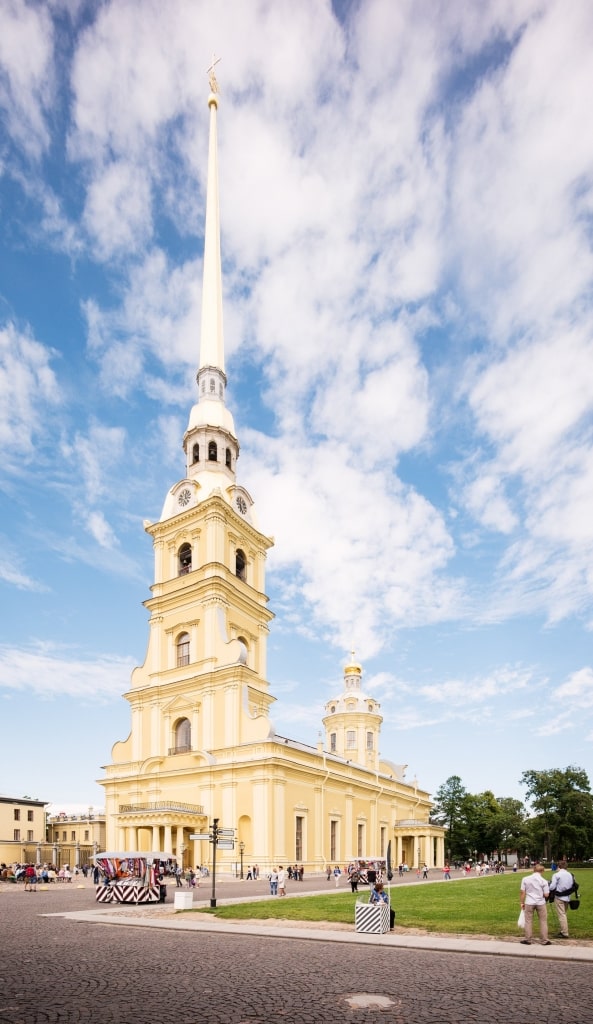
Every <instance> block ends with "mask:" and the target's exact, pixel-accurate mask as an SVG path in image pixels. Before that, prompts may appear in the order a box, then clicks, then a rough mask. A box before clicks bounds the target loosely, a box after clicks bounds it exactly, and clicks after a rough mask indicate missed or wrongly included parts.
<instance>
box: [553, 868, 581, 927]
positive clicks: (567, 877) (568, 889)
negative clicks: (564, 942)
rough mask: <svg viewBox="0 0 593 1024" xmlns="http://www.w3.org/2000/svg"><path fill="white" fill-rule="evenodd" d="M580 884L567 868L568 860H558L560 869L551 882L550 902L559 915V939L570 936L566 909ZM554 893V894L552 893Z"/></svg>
mask: <svg viewBox="0 0 593 1024" xmlns="http://www.w3.org/2000/svg"><path fill="white" fill-rule="evenodd" d="M578 890H579V884H578V882H577V881H576V879H575V877H574V875H573V874H571V872H570V871H567V870H566V861H565V860H559V861H558V870H557V871H556V872H555V873H554V875H553V876H552V881H551V882H550V902H553V904H554V907H555V909H556V915H557V917H558V924H559V926H560V932H559V934H558V936H557V937H558V938H559V939H567V938H568V920H567V916H566V910H567V908H568V904H569V902H570V897H571V896H572V894H573V893H575V894H576V893H578ZM552 894H553V895H552Z"/></svg>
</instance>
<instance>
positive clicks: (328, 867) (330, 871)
mask: <svg viewBox="0 0 593 1024" xmlns="http://www.w3.org/2000/svg"><path fill="white" fill-rule="evenodd" d="M331 876H332V868H331V864H328V865H327V880H328V882H329V880H330V878H331Z"/></svg>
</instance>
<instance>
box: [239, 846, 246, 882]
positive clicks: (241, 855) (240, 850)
mask: <svg viewBox="0 0 593 1024" xmlns="http://www.w3.org/2000/svg"><path fill="white" fill-rule="evenodd" d="M244 853H245V843H244V842H243V840H241V842H240V843H239V856H240V858H241V873H240V875H239V878H241V879H242V878H243V854H244Z"/></svg>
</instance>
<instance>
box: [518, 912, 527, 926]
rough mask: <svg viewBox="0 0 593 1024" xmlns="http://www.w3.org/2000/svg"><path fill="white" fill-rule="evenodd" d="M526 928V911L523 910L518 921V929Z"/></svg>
mask: <svg viewBox="0 0 593 1024" xmlns="http://www.w3.org/2000/svg"><path fill="white" fill-rule="evenodd" d="M524 927H525V911H524V910H522V911H521V913H520V914H519V919H518V921H517V928H524Z"/></svg>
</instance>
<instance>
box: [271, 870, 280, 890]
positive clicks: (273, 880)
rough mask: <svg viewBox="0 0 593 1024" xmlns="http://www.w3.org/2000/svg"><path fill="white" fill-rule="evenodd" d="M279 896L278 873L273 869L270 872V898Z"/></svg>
mask: <svg viewBox="0 0 593 1024" xmlns="http://www.w3.org/2000/svg"><path fill="white" fill-rule="evenodd" d="M277 895H278V871H277V870H276V868H272V870H271V871H270V896H277Z"/></svg>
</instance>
